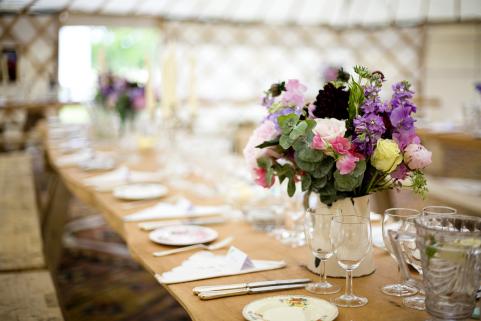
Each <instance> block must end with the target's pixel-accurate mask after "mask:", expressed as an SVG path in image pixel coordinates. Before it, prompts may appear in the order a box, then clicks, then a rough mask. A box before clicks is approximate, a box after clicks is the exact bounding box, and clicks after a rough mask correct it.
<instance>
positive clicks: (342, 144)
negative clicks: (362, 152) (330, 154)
mask: <svg viewBox="0 0 481 321" xmlns="http://www.w3.org/2000/svg"><path fill="white" fill-rule="evenodd" d="M331 146H332V149H333V150H334V151H335V152H336V153H338V154H340V155H346V154H347V153H349V150H350V149H351V142H350V141H349V139H347V138H345V137H342V136H337V137H336V138H334V140H332V141H331Z"/></svg>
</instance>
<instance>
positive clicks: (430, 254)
mask: <svg viewBox="0 0 481 321" xmlns="http://www.w3.org/2000/svg"><path fill="white" fill-rule="evenodd" d="M437 251H438V250H437V249H436V248H435V247H434V246H431V245H428V246H426V256H427V257H428V259H430V258H432V257H434V255H435V254H436V252H437Z"/></svg>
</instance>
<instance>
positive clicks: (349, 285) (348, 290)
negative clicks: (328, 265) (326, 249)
mask: <svg viewBox="0 0 481 321" xmlns="http://www.w3.org/2000/svg"><path fill="white" fill-rule="evenodd" d="M345 295H346V296H348V297H352V270H346V292H345Z"/></svg>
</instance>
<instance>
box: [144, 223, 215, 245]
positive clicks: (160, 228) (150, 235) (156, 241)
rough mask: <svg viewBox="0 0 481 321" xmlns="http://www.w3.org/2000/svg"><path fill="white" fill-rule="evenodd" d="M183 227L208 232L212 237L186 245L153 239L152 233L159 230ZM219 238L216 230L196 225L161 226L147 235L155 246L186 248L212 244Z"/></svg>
mask: <svg viewBox="0 0 481 321" xmlns="http://www.w3.org/2000/svg"><path fill="white" fill-rule="evenodd" d="M185 226H188V227H193V228H196V229H202V230H207V231H209V233H211V234H212V237H210V238H208V239H206V240H203V241H201V242H195V243H191V242H188V243H179V242H176V243H174V242H159V241H158V240H156V239H154V236H153V235H154V233H155V232H157V231H159V230H163V229H170V228H174V227H185ZM218 237H219V233H217V231H216V230H214V229H213V228H210V227H207V226H198V225H191V224H177V225H168V226H162V227H159V228H157V229H155V230H153V231H152V232H150V233H149V239H150V240H151V241H152V242H154V243H156V244H161V245H171V246H187V245H194V244H202V243H208V242H212V241H214V240H216V239H217V238H218Z"/></svg>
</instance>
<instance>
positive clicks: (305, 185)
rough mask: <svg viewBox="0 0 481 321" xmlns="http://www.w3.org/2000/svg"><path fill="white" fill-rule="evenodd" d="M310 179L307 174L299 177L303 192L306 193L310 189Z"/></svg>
mask: <svg viewBox="0 0 481 321" xmlns="http://www.w3.org/2000/svg"><path fill="white" fill-rule="evenodd" d="M311 183H312V178H311V175H309V174H307V173H306V174H304V175H303V176H302V177H301V188H302V191H303V192H306V191H308V190H309V189H310V188H311Z"/></svg>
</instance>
